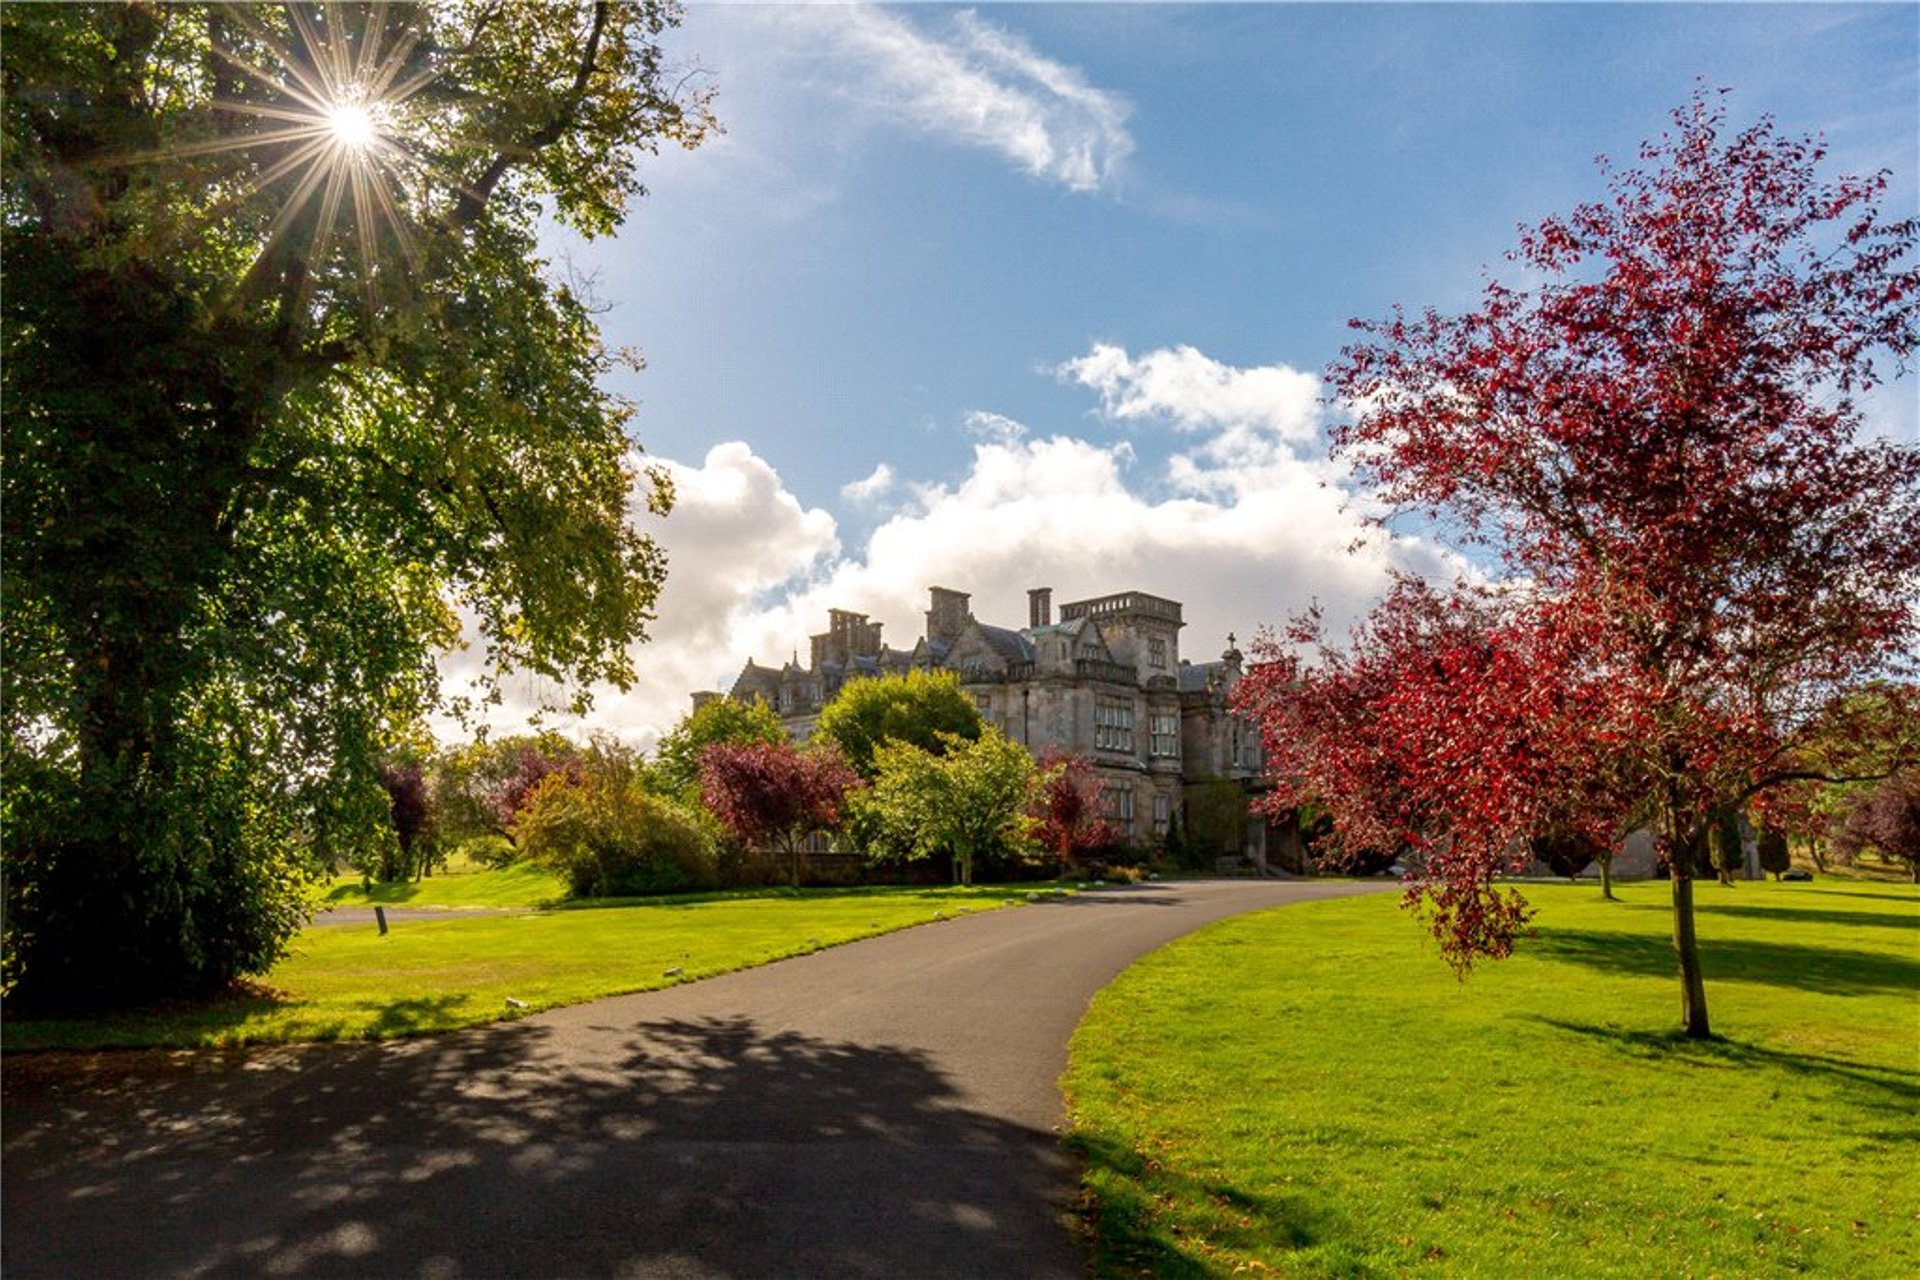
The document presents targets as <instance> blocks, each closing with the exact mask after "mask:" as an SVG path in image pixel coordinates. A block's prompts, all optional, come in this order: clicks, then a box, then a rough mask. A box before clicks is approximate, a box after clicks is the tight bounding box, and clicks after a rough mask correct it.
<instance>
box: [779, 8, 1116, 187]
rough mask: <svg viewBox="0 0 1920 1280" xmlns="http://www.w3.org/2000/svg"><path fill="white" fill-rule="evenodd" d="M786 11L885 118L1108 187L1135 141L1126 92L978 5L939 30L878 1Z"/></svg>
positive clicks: (1053, 177)
mask: <svg viewBox="0 0 1920 1280" xmlns="http://www.w3.org/2000/svg"><path fill="white" fill-rule="evenodd" d="M776 15H777V16H776V18H775V20H779V21H785V22H787V23H788V24H789V26H790V29H792V30H793V31H794V32H796V33H797V34H799V35H801V36H803V37H808V38H815V39H817V38H820V37H821V36H822V35H826V36H827V37H828V39H829V44H828V47H827V52H828V53H829V55H830V56H831V57H832V58H833V59H834V61H835V62H836V63H838V64H841V66H840V72H841V74H840V76H839V79H840V81H841V84H842V91H843V92H845V93H847V94H848V95H850V96H852V97H855V98H857V99H862V100H864V101H865V102H866V103H867V104H868V105H869V106H870V107H871V108H872V109H873V112H874V114H875V115H876V117H878V118H881V119H885V120H889V121H896V122H900V123H905V124H909V125H911V126H913V127H915V128H918V129H920V130H921V131H923V132H926V133H929V134H932V135H934V136H936V137H941V138H945V139H948V140H950V141H953V142H957V143H961V144H964V145H969V146H976V147H984V148H986V149H988V150H990V151H995V152H998V153H999V154H1000V155H1001V156H1003V157H1005V158H1006V159H1007V160H1009V161H1010V162H1012V163H1013V164H1015V165H1017V166H1018V167H1019V168H1021V169H1023V170H1024V171H1026V172H1027V173H1030V174H1032V175H1034V176H1035V177H1037V178H1041V179H1044V180H1047V181H1050V182H1057V183H1059V184H1061V185H1063V186H1065V187H1068V188H1070V189H1072V190H1075V191H1096V190H1100V189H1102V188H1104V187H1107V186H1109V185H1110V184H1111V183H1112V181H1113V180H1114V178H1115V177H1116V176H1117V174H1118V172H1119V169H1120V166H1121V164H1122V162H1123V161H1124V160H1125V159H1126V157H1127V155H1128V153H1130V152H1131V151H1132V150H1133V138H1132V135H1131V134H1129V133H1128V131H1127V124H1126V122H1127V117H1128V115H1129V113H1130V108H1129V106H1128V104H1127V102H1126V100H1125V99H1124V98H1122V97H1121V96H1120V95H1118V94H1116V93H1113V92H1110V91H1108V90H1104V89H1099V88H1096V87H1095V86H1093V85H1091V84H1089V83H1088V82H1087V79H1086V77H1085V76H1083V75H1082V74H1081V73H1080V72H1079V71H1078V70H1077V69H1075V68H1073V67H1070V66H1066V65H1065V64H1063V63H1060V62H1056V61H1054V60H1053V59H1051V58H1048V57H1046V56H1045V55H1043V54H1041V53H1040V52H1038V51H1037V50H1035V49H1034V48H1033V46H1032V45H1030V44H1029V43H1027V41H1025V40H1024V39H1022V38H1021V37H1020V36H1019V35H1017V34H1015V33H1013V32H1011V31H1008V30H1006V29H1005V28H1003V27H998V26H995V25H994V24H992V23H990V22H987V21H985V20H983V19H981V18H980V17H979V16H978V15H977V14H975V13H973V12H972V11H971V10H965V11H962V12H959V13H956V14H954V15H952V16H951V17H950V18H948V19H947V20H946V21H945V22H944V23H942V24H940V25H939V27H938V29H937V30H926V29H923V28H922V27H921V26H919V25H917V24H916V23H915V22H913V21H910V20H909V19H908V18H907V17H905V16H903V15H901V14H898V13H893V12H888V11H886V10H883V9H879V8H876V7H873V6H871V5H853V6H848V7H845V8H840V7H825V6H819V7H817V6H811V5H809V6H800V7H797V8H795V9H791V10H781V11H776Z"/></svg>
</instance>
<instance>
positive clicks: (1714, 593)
mask: <svg viewBox="0 0 1920 1280" xmlns="http://www.w3.org/2000/svg"><path fill="white" fill-rule="evenodd" d="M1673 119H1674V129H1673V130H1672V131H1671V132H1669V133H1667V134H1665V135H1663V136H1662V137H1661V138H1659V139H1658V140H1657V141H1654V142H1651V143H1648V144H1647V145H1646V146H1644V147H1643V148H1642V150H1641V154H1640V159H1641V161H1642V165H1643V167H1641V168H1637V169H1623V170H1615V169H1613V168H1612V167H1611V166H1610V165H1608V164H1607V162H1606V161H1604V160H1603V161H1602V162H1601V163H1602V168H1603V170H1604V171H1605V172H1606V173H1607V176H1608V185H1609V188H1610V198H1608V199H1607V200H1604V201H1601V202H1597V203H1593V204H1588V205H1583V206H1581V207H1579V208H1577V209H1576V210H1574V212H1573V213H1572V214H1571V215H1569V216H1567V217H1563V218H1560V217H1556V218H1549V219H1547V220H1546V221H1544V222H1542V223H1540V224H1539V225H1538V226H1536V227H1533V228H1530V229H1528V228H1523V229H1522V232H1521V238H1520V244H1519V248H1518V249H1517V250H1516V251H1515V253H1513V254H1512V255H1510V257H1511V258H1512V259H1513V260H1514V261H1515V262H1517V263H1518V264H1519V265H1520V267H1521V268H1522V269H1523V270H1524V271H1525V272H1526V273H1527V274H1528V275H1529V276H1530V277H1532V278H1534V279H1536V280H1538V281H1540V283H1538V284H1535V285H1531V286H1530V287H1528V288H1525V289H1515V288H1509V287H1507V286H1505V285H1502V284H1500V283H1497V282H1492V283H1489V284H1488V285H1487V286H1486V288H1485V291H1484V295H1483V298H1482V301H1481V304H1480V306H1479V307H1478V309H1476V310H1474V311H1472V312H1470V313H1468V314H1465V315H1460V316H1443V315H1440V314H1438V313H1436V312H1434V311H1431V310H1429V311H1427V312H1425V313H1423V314H1422V315H1421V316H1419V317H1417V318H1410V317H1408V316H1407V315H1406V314H1405V313H1404V312H1399V311H1396V312H1395V313H1394V314H1393V315H1391V316H1390V317H1389V318H1388V319H1386V320H1384V321H1379V322H1356V323H1355V327H1356V328H1358V329H1360V330H1362V331H1363V332H1364V333H1366V334H1367V335H1368V337H1367V339H1366V340H1363V341H1361V342H1359V343H1357V344H1355V345H1353V346H1351V347H1349V348H1348V349H1347V350H1346V351H1345V352H1344V353H1343V355H1342V358H1341V359H1340V360H1339V361H1338V362H1337V363H1336V364H1335V366H1334V367H1333V369H1332V370H1331V373H1330V378H1331V381H1332V383H1333V386H1334V388H1335V390H1336V391H1337V393H1338V394H1339V395H1340V397H1341V398H1342V399H1343V400H1344V401H1345V402H1346V403H1347V404H1349V405H1351V406H1353V410H1354V412H1353V417H1352V420H1351V421H1350V422H1349V423H1347V424H1346V425H1344V426H1341V427H1339V428H1337V429H1336V430H1335V431H1334V433H1333V448H1334V452H1335V454H1336V456H1338V457H1341V458H1343V459H1344V460H1345V461H1347V462H1348V463H1349V464H1350V465H1351V466H1352V467H1353V468H1354V472H1355V474H1356V476H1357V477H1358V478H1359V479H1360V480H1361V481H1362V482H1364V483H1369V484H1371V485H1372V486H1374V487H1375V488H1376V490H1377V492H1378V494H1379V495H1380V496H1381V497H1382V498H1383V499H1384V502H1385V503H1386V504H1387V505H1388V506H1389V507H1391V508H1393V509H1397V510H1417V511H1423V512H1425V513H1427V514H1428V515H1429V516H1430V517H1431V518H1433V519H1435V520H1436V521H1438V522H1440V524H1441V525H1442V526H1443V527H1450V528H1452V529H1454V530H1456V531H1457V532H1458V533H1459V534H1460V535H1461V536H1462V538H1463V539H1465V540H1466V541H1467V542H1468V543H1469V544H1477V545H1479V546H1482V547H1485V548H1487V549H1489V550H1491V551H1493V552H1495V553H1497V555H1498V556H1499V557H1500V559H1501V560H1503V561H1504V564H1505V567H1506V569H1507V571H1508V573H1507V577H1506V583H1505V587H1504V589H1503V590H1501V591H1499V592H1495V593H1490V594H1484V595H1477V596H1476V594H1475V593H1472V592H1470V591H1468V590H1466V589H1464V588H1462V589H1460V590H1457V591H1455V592H1454V593H1451V594H1450V595H1444V596H1443V595H1442V594H1440V593H1433V592H1429V593H1428V597H1429V598H1428V599H1425V600H1422V599H1419V598H1417V593H1414V592H1412V590H1411V589H1409V588H1401V589H1398V590H1397V591H1396V593H1395V594H1394V595H1392V596H1389V598H1388V600H1387V602H1386V603H1385V604H1384V605H1383V606H1382V608H1381V611H1380V612H1379V613H1377V614H1376V615H1375V617H1374V618H1373V619H1372V620H1370V621H1369V622H1368V623H1367V624H1366V626H1365V627H1363V628H1362V629H1361V632H1360V633H1359V634H1358V635H1357V636H1356V639H1355V644H1354V647H1353V652H1352V653H1350V654H1347V655H1344V657H1343V658H1341V659H1340V660H1339V661H1335V660H1334V656H1333V655H1332V654H1331V651H1323V652H1322V653H1321V654H1320V658H1321V664H1320V665H1319V666H1318V667H1316V668H1314V670H1315V671H1317V672H1318V673H1319V674H1311V673H1309V669H1308V664H1296V665H1295V666H1294V667H1291V668H1290V667H1289V665H1288V664H1289V662H1290V661H1291V658H1290V652H1291V651H1288V650H1285V649H1284V648H1283V647H1282V646H1281V645H1280V644H1279V643H1278V642H1277V641H1276V642H1270V643H1269V645H1268V646H1267V648H1266V649H1265V650H1263V651H1262V652H1261V654H1260V655H1259V656H1261V657H1263V658H1264V659H1266V660H1267V661H1269V662H1270V663H1274V664H1276V665H1275V668H1274V674H1273V675H1271V676H1268V677H1266V678H1264V679H1256V680H1254V681H1250V682H1249V684H1250V686H1251V687H1249V688H1248V690H1247V693H1246V694H1245V700H1244V702H1243V705H1245V706H1247V707H1249V708H1250V709H1252V710H1254V711H1256V712H1257V713H1259V714H1261V716H1262V719H1263V728H1264V730H1265V737H1266V742H1267V747H1268V750H1269V752H1270V753H1273V754H1274V755H1275V756H1276V758H1277V759H1278V760H1279V761H1280V762H1281V763H1280V765H1279V766H1278V767H1277V770H1276V771H1277V772H1281V773H1282V774H1283V778H1284V774H1285V771H1287V770H1291V771H1292V772H1293V775H1294V778H1295V779H1296V781H1295V782H1294V783H1293V784H1291V785H1293V786H1295V787H1296V788H1307V789H1311V790H1314V791H1315V798H1317V799H1318V800H1319V801H1320V802H1321V803H1322V804H1324V805H1326V806H1327V807H1328V808H1329V810H1330V811H1331V812H1332V813H1333V815H1334V818H1335V822H1336V824H1337V825H1339V826H1343V827H1348V828H1353V829H1357V830H1364V829H1365V828H1366V825H1367V824H1368V823H1377V824H1379V825H1380V826H1381V827H1382V828H1383V830H1384V831H1386V832H1387V833H1389V834H1392V835H1396V836H1399V837H1401V838H1403V839H1404V840H1406V841H1407V842H1409V843H1414V844H1416V845H1417V846H1421V847H1424V849H1425V850H1426V852H1427V853H1428V855H1429V856H1428V860H1427V862H1426V867H1425V870H1424V871H1423V872H1421V873H1420V874H1419V875H1418V876H1417V877H1416V880H1415V882H1414V884H1413V887H1412V889H1411V894H1412V896H1413V898H1414V899H1415V900H1416V901H1419V902H1424V903H1426V904H1428V905H1431V906H1433V907H1435V908H1436V931H1438V932H1440V933H1441V934H1442V942H1443V945H1444V946H1445V947H1446V948H1447V954H1448V956H1449V958H1450V959H1453V960H1454V961H1455V963H1456V964H1458V963H1462V962H1463V961H1464V960H1467V959H1470V958H1471V956H1473V955H1475V954H1489V953H1490V954H1500V953H1501V952H1502V951H1503V950H1504V949H1505V948H1506V947H1510V946H1511V939H1512V934H1513V931H1514V929H1515V928H1516V927H1517V926H1518V924H1519V923H1520V919H1521V917H1522V914H1523V912H1524V908H1520V907H1517V906H1514V905H1512V904H1513V898H1512V896H1511V894H1510V892H1509V893H1504V894H1503V893H1500V892H1498V891H1496V890H1495V889H1494V887H1493V886H1492V884H1491V881H1492V877H1493V875H1494V874H1495V872H1496V871H1497V870H1498V869H1499V868H1500V866H1501V864H1502V863H1503V862H1504V861H1506V860H1508V859H1510V858H1512V857H1513V856H1514V852H1515V851H1516V850H1518V849H1519V848H1520V847H1521V842H1523V841H1524V840H1525V839H1526V838H1527V837H1529V836H1532V835H1535V834H1538V830H1537V826H1538V824H1539V823H1541V822H1548V823H1566V822H1569V821H1579V822H1586V823H1589V824H1606V823H1614V824H1617V823H1621V822H1625V821H1629V820H1643V821H1646V822H1648V823H1650V824H1651V826H1652V827H1653V829H1654V831H1655V834H1656V838H1657V840H1658V842H1659V843H1660V845H1661V847H1662V851H1663V852H1664V853H1665V854H1666V855H1667V856H1666V861H1667V863H1668V865H1669V867H1670V868H1671V872H1670V875H1671V881H1672V893H1673V905H1674V943H1675V951H1676V956H1677V959H1678V964H1679V969H1680V975H1681V990H1682V1018H1683V1022H1684V1025H1685V1027H1686V1030H1687V1033H1688V1034H1689V1035H1691V1036H1697V1037H1703V1036H1706V1035H1708V1034H1709V1023H1708V1019H1707V1009H1706V998H1705V989H1704V986H1703V984H1702V979H1701V971H1700V961H1699V948H1698V944H1697V941H1696V938H1695V934H1694V923H1693V885H1692V875H1693V866H1694V859H1693V857H1691V856H1686V855H1688V854H1690V853H1691V852H1692V850H1693V849H1695V848H1696V847H1697V846H1698V844H1699V842H1700V841H1702V840H1704V839H1705V838H1706V832H1707V830H1708V828H1709V827H1710V826H1711V825H1712V823H1713V822H1714V821H1715V820H1716V818H1717V816H1718V815H1720V814H1723V813H1724V812H1725V811H1726V810H1727V809H1728V808H1729V807H1730V806H1736V805H1740V804H1743V803H1745V802H1746V801H1747V800H1749V799H1750V798H1752V797H1753V796H1755V795H1756V794H1759V793H1761V792H1763V791H1765V790H1766V789H1767V788H1768V787H1770V786H1772V785H1775V784H1777V783H1779V782H1782V781H1785V780H1789V779H1791V778H1794V777H1796V776H1803V775H1804V774H1806V773H1807V772H1809V768H1808V766H1807V764H1806V762H1805V761H1804V760H1803V759H1801V757H1800V756H1799V754H1797V752H1798V747H1799V746H1800V743H1801V734H1802V731H1803V729H1804V727H1805V726H1807V725H1809V724H1812V723H1814V722H1816V721H1817V720H1818V719H1819V718H1820V712H1821V709H1822V708H1826V707H1831V706H1833V705H1835V704H1836V703H1838V702H1842V701H1844V700H1845V698H1846V696H1847V695H1848V694H1849V692H1851V691H1853V690H1854V689H1856V688H1857V687H1858V686H1860V685H1861V684H1862V683H1863V682H1864V681H1866V680H1868V679H1869V678H1871V677H1874V676H1877V675H1885V674H1886V673H1887V672H1889V671H1892V670H1897V669H1898V668H1899V667H1900V666H1901V664H1902V663H1903V662H1907V663H1910V662H1911V655H1912V653H1913V652H1914V642H1915V640H1916V638H1917V633H1920V622H1917V620H1916V606H1915V601H1916V599H1920V448H1916V447H1915V446H1913V445H1910V444H1901V443H1898V442H1895V441H1893V440H1890V439H1886V438H1876V437H1871V436H1869V435H1867V433H1865V432H1863V431H1862V429H1861V428H1862V426H1863V417H1862V413H1861V411H1860V408H1859V405H1858V402H1857V399H1856V397H1857V396H1858V395H1859V394H1860V393H1861V392H1863V391H1864V390H1867V389H1869V388H1871V387H1873V386H1875V385H1876V384H1877V383H1878V381H1879V380H1880V377H1881V374H1880V371H1879V369H1878V367H1877V366H1876V359H1880V360H1881V361H1882V362H1884V358H1885V357H1886V356H1887V355H1891V356H1893V357H1894V358H1895V360H1896V361H1904V359H1905V357H1907V356H1908V355H1910V354H1911V353H1912V352H1913V351H1914V350H1915V348H1916V346H1917V345H1920V333H1916V313H1917V311H1920V271H1916V270H1915V268H1914V267H1913V266H1911V265H1910V259H1911V255H1912V251H1913V248H1914V244H1915V238H1916V224H1915V221H1914V220H1913V219H1905V220H1897V221H1890V220H1887V219H1885V218H1884V217H1883V215H1882V212H1881V203H1882V199H1883V196H1884V193H1885V190H1886V187H1887V175H1886V174H1884V173H1882V174H1878V175H1875V176H1872V177H1866V178H1840V179H1837V180H1834V181H1830V182H1829V181H1823V180H1821V179H1820V178H1819V177H1818V176H1817V173H1816V169H1817V168H1818V166H1819V164H1820V162H1821V161H1822V160H1823V158H1824V147H1823V146H1822V144H1821V143H1819V142H1818V141H1817V140H1814V139H1809V138H1794V137H1788V136H1785V135H1783V134H1781V133H1780V132H1779V131H1778V129H1777V128H1776V127H1775V126H1774V124H1773V122H1772V121H1771V120H1767V119H1763V120H1761V121H1760V122H1759V123H1757V124H1755V125H1753V126H1752V127H1750V128H1747V129H1745V130H1742V131H1739V132H1737V133H1732V134H1731V135H1730V136H1728V134H1727V130H1726V128H1725V126H1726V116H1725V107H1724V105H1723V102H1722V95H1721V94H1717V93H1709V92H1705V91H1702V92H1699V93H1696V94H1695V96H1694V98H1693V99H1692V101H1691V102H1690V103H1689V104H1688V105H1686V106H1684V107H1682V108H1681V109H1680V110H1678V111H1676V112H1675V113H1674V117H1673ZM1456 606H1457V607H1456ZM1475 611H1478V613H1479V614H1480V616H1479V617H1478V618H1477V620H1476V622H1475V626H1474V627H1473V631H1474V632H1475V633H1476V636H1477V638H1476V639H1475V640H1473V641H1472V642H1471V643H1469V642H1468V641H1464V640H1456V639H1454V638H1453V637H1452V636H1451V635H1450V633H1449V632H1448V631H1447V629H1446V627H1445V626H1444V625H1443V623H1444V622H1445V620H1446V618H1447V617H1448V616H1450V615H1452V614H1454V613H1471V612H1475ZM1312 631H1313V628H1311V627H1309V628H1307V629H1306V633H1307V635H1308V636H1310V635H1311V633H1312ZM1291 638H1293V639H1300V638H1303V636H1300V635H1296V636H1294V637H1291ZM1475 645H1479V646H1482V647H1479V648H1476V647H1475ZM1489 646H1490V647H1489ZM1422 658H1425V659H1428V660H1427V661H1425V662H1423V661H1421V659H1422ZM1342 661H1343V662H1344V663H1345V664H1346V665H1344V666H1342V665H1340V663H1341V662H1342ZM1329 662H1332V663H1333V665H1331V666H1328V665H1327V664H1328V663H1329ZM1286 679H1296V680H1300V681H1302V682H1303V683H1302V684H1301V685H1300V690H1301V694H1302V696H1303V697H1304V700H1305V707H1304V708H1303V709H1301V710H1298V711H1295V710H1290V709H1288V706H1287V697H1286V696H1284V694H1283V693H1282V691H1281V690H1280V689H1279V688H1278V687H1277V682H1281V681H1284V680H1286ZM1309 716H1323V717H1325V722H1324V723H1321V724H1319V725H1317V731H1316V732H1314V733H1313V734H1311V735H1309V737H1308V739H1307V740H1306V741H1304V742H1295V743H1294V744H1292V745H1291V746H1290V745H1289V742H1288V739H1287V737H1286V735H1287V734H1288V733H1290V732H1295V731H1297V730H1298V729H1299V728H1300V727H1301V721H1302V720H1303V719H1305V718H1307V717H1309ZM1370 717H1371V719H1369V718H1370ZM1355 725H1359V726H1362V728H1363V731H1362V732H1359V733H1355V732H1354V731H1353V730H1354V727H1355ZM1394 731H1410V732H1413V733H1415V735H1416V741H1417V743H1418V746H1417V747H1408V746H1404V745H1403V746H1393V745H1391V744H1388V743H1386V742H1385V741H1384V739H1385V736H1386V734H1388V733H1389V732H1394ZM1441 762H1444V764H1442V763H1441ZM1369 769H1371V770H1372V771H1373V772H1374V774H1375V775H1376V778H1377V779H1378V780H1380V781H1384V782H1387V783H1389V784H1391V787H1392V788H1395V789H1396V790H1392V791H1389V792H1387V793H1386V794H1389V795H1392V796H1393V797H1394V798H1393V799H1391V800H1390V801H1382V799H1381V798H1380V797H1381V793H1379V792H1374V791H1370V790H1367V789H1366V786H1365V784H1363V782H1362V777H1363V775H1364V774H1365V773H1366V772H1367V771H1368V770H1369ZM1587 770H1592V771H1593V774H1592V780H1590V781H1589V782H1587V783H1585V784H1581V785H1579V786H1573V790H1572V791H1571V792H1569V791H1568V790H1566V788H1569V786H1570V785H1572V784H1575V783H1577V782H1578V779H1579V776H1580V775H1581V773H1582V772H1583V771H1587ZM1582 787H1584V788H1585V790H1586V794H1584V795H1582V794H1581V791H1582ZM1286 789H1287V788H1285V787H1283V788H1282V792H1281V794H1283V795H1284V794H1285V792H1286ZM1383 805H1389V806H1390V808H1388V809H1387V810H1386V812H1384V813H1383V812H1382V807H1383ZM1676 854H1678V855H1680V856H1676Z"/></svg>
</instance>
